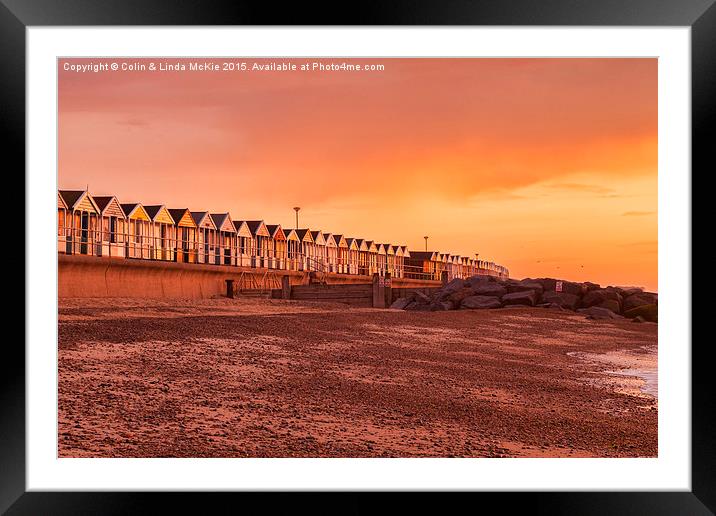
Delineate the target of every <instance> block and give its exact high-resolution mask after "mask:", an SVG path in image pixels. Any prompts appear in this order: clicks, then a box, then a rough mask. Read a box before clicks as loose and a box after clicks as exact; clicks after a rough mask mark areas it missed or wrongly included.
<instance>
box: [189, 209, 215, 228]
mask: <svg viewBox="0 0 716 516" xmlns="http://www.w3.org/2000/svg"><path fill="white" fill-rule="evenodd" d="M191 217H192V218H193V219H194V223H195V224H196V226H197V227H199V228H208V229H216V224H214V221H213V220H212V219H211V217H210V216H209V212H208V211H192V212H191Z"/></svg>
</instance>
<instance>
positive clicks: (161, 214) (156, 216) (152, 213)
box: [144, 204, 176, 226]
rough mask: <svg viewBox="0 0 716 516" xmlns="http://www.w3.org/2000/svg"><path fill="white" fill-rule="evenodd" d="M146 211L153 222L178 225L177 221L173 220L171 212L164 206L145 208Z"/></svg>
mask: <svg viewBox="0 0 716 516" xmlns="http://www.w3.org/2000/svg"><path fill="white" fill-rule="evenodd" d="M144 210H145V211H146V212H147V215H149V218H150V219H152V222H164V223H165V224H171V225H172V226H173V225H174V224H176V221H175V220H174V219H173V218H172V216H171V214H170V213H169V210H167V209H166V208H165V207H164V205H163V204H157V205H152V206H145V207H144Z"/></svg>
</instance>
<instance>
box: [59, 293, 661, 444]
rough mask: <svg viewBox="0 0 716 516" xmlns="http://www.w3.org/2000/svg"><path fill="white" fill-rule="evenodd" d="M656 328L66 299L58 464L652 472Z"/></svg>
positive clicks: (530, 315)
mask: <svg viewBox="0 0 716 516" xmlns="http://www.w3.org/2000/svg"><path fill="white" fill-rule="evenodd" d="M656 347H657V325H656V324H652V323H643V324H638V323H633V322H630V321H629V320H604V321H593V320H587V319H585V318H584V317H583V316H581V315H577V314H575V313H573V312H562V311H558V310H548V309H529V308H509V309H497V310H476V311H469V310H468V311H450V312H409V311H402V310H375V309H357V308H354V309H349V308H346V307H345V306H343V305H335V304H317V303H313V304H312V303H300V302H296V301H282V300H268V299H236V300H229V299H224V298H221V299H211V300H203V301H195V300H191V301H190V300H187V301H176V300H172V301H162V300H137V299H61V300H60V307H59V386H58V387H59V430H58V431H59V435H58V447H59V450H58V452H59V455H60V456H61V457H654V456H656V455H657V413H658V403H657V399H656V392H657V391H656V385H657V383H656V359H657V355H656Z"/></svg>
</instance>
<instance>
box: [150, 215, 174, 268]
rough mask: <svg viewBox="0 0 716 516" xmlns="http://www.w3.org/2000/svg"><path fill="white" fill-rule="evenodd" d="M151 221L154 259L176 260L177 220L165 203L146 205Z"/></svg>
mask: <svg viewBox="0 0 716 516" xmlns="http://www.w3.org/2000/svg"><path fill="white" fill-rule="evenodd" d="M144 210H145V211H146V212H147V215H149V220H150V222H151V224H150V226H149V230H150V232H151V233H150V234H151V245H150V246H151V255H152V260H164V261H170V262H173V261H174V248H175V247H176V245H175V241H176V222H174V219H173V218H172V216H171V214H170V213H169V210H167V209H166V207H165V206H164V205H163V204H155V205H150V206H146V205H145V206H144Z"/></svg>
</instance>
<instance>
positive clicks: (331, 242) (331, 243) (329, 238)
mask: <svg viewBox="0 0 716 516" xmlns="http://www.w3.org/2000/svg"><path fill="white" fill-rule="evenodd" d="M323 240H324V241H325V242H326V244H325V245H326V246H327V247H337V246H336V239H335V238H333V235H332V234H331V233H323Z"/></svg>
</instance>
